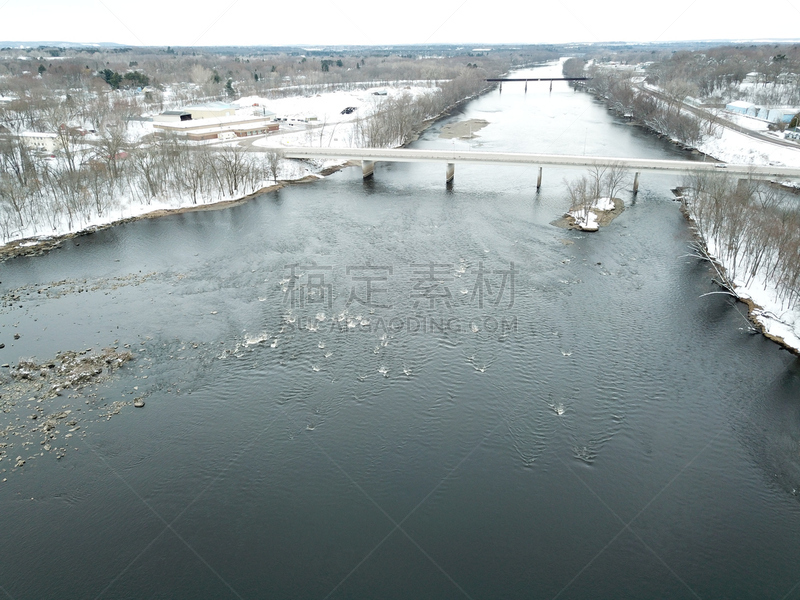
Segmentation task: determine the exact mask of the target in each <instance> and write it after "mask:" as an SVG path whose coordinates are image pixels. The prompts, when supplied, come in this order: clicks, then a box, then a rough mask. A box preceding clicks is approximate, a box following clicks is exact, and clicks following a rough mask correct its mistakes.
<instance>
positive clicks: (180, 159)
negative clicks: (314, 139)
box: [0, 137, 278, 242]
mask: <svg viewBox="0 0 800 600" xmlns="http://www.w3.org/2000/svg"><path fill="white" fill-rule="evenodd" d="M124 148H125V150H124V151H121V152H117V153H115V154H107V152H109V148H108V147H102V146H97V147H94V148H92V149H91V150H84V151H82V152H81V153H80V156H79V157H76V161H75V162H76V166H75V168H69V167H67V166H66V165H65V163H64V161H63V159H62V160H59V161H47V160H42V159H41V158H40V157H36V156H33V155H32V154H31V152H30V151H29V150H28V149H27V148H26V147H25V146H24V145H23V144H22V143H21V142H20V140H19V139H18V138H15V137H7V138H4V139H2V140H1V141H0V242H5V241H7V240H9V239H12V238H16V237H20V235H33V234H37V233H38V234H47V233H52V231H53V230H58V229H63V228H64V227H66V228H68V229H70V230H73V229H76V228H79V227H82V226H85V225H86V224H88V223H90V222H91V221H92V220H93V219H95V218H96V217H105V216H107V215H109V214H110V212H111V211H113V210H115V209H117V208H119V207H120V206H123V205H125V204H129V203H132V202H133V203H139V204H143V205H150V204H151V203H152V202H153V201H164V202H169V201H173V202H174V201H175V200H185V202H184V203H189V202H191V203H192V204H197V203H203V202H210V201H215V200H219V199H221V198H225V197H228V198H234V197H239V196H243V195H246V194H248V193H252V192H254V191H256V190H258V189H259V188H260V187H261V186H262V185H263V184H264V182H265V181H267V180H268V179H270V178H271V179H277V174H278V171H277V170H278V162H277V161H276V160H271V158H270V156H269V155H267V157H266V158H265V157H264V155H263V154H256V153H247V152H245V151H244V150H243V149H241V148H238V147H225V148H218V149H213V150H212V149H211V148H208V147H206V146H189V145H188V144H187V142H185V141H182V140H179V139H177V138H174V137H166V138H163V139H159V140H157V141H155V142H153V143H150V144H147V145H139V146H138V147H130V146H127V145H126V146H124Z"/></svg>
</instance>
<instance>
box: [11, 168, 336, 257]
mask: <svg viewBox="0 0 800 600" xmlns="http://www.w3.org/2000/svg"><path fill="white" fill-rule="evenodd" d="M345 164H346V163H345V162H343V161H333V160H329V161H317V162H315V163H311V162H299V161H288V160H284V161H281V165H280V169H279V171H278V180H277V182H276V181H271V180H264V181H260V182H258V183H256V184H255V185H254V186H252V188H250V189H247V190H245V191H243V192H242V193H240V194H233V195H225V194H220V195H218V196H214V197H213V198H200V199H198V201H197V202H193V201H192V199H191V197H189V196H187V195H183V196H181V195H178V196H172V197H170V198H162V199H153V200H152V201H151V202H150V203H148V204H142V203H141V202H138V201H136V200H133V199H131V198H130V197H125V198H123V199H122V200H121V201H120V202H119V204H118V205H117V206H116V207H115V208H114V209H112V210H108V211H106V212H105V213H104V214H103V215H101V216H98V215H95V216H94V217H92V218H90V219H87V220H82V221H78V222H74V223H73V225H72V226H70V225H69V223H67V222H66V219H62V220H60V221H59V222H58V223H56V225H55V226H54V227H52V230H49V229H48V231H47V232H46V233H38V232H36V231H34V233H32V234H30V235H25V234H24V233H20V234H19V235H17V236H15V237H14V238H13V239H10V240H8V241H6V242H5V243H4V244H2V245H0V261H3V260H6V259H8V258H13V257H14V256H21V255H30V256H33V255H38V254H41V253H43V252H46V251H48V250H51V249H53V248H56V247H58V246H59V245H60V243H61V241H63V240H65V239H69V238H72V237H77V236H81V235H86V234H89V233H94V232H96V231H99V230H102V229H106V228H108V227H113V226H115V225H118V224H121V223H127V222H130V221H134V220H138V219H148V218H155V217H161V216H165V215H169V214H176V213H181V212H192V211H199V210H218V209H222V208H228V207H230V206H235V205H237V204H240V203H242V202H246V201H248V200H250V199H252V198H254V197H255V196H257V195H259V194H262V193H267V192H270V191H273V190H276V189H279V188H281V187H283V186H285V185H291V184H295V183H306V182H310V181H315V180H317V179H322V178H324V177H325V176H326V175H329V174H331V173H334V172H336V171H338V170H339V169H340V168H341V167H342V166H343V165H345Z"/></svg>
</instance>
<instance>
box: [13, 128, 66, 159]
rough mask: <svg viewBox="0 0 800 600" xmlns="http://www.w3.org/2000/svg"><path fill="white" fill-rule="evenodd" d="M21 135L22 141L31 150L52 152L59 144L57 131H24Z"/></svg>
mask: <svg viewBox="0 0 800 600" xmlns="http://www.w3.org/2000/svg"><path fill="white" fill-rule="evenodd" d="M19 136H20V138H21V139H22V143H23V144H24V145H25V146H26V147H28V148H30V149H31V150H41V151H42V152H47V153H48V154H52V153H53V152H55V151H56V148H58V146H59V139H58V135H57V134H55V133H41V132H38V131H23V132H22V133H20V134H19Z"/></svg>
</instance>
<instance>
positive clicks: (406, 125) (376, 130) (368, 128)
mask: <svg viewBox="0 0 800 600" xmlns="http://www.w3.org/2000/svg"><path fill="white" fill-rule="evenodd" d="M487 77H489V75H488V74H487V72H486V71H485V70H483V69H480V68H478V69H473V68H467V69H464V70H462V71H461V73H460V74H459V75H458V76H456V77H455V78H453V79H452V80H449V81H445V82H442V83H441V84H440V87H438V88H436V89H434V90H432V91H431V92H429V93H425V94H420V95H417V96H412V95H411V94H400V95H398V96H393V97H388V96H387V97H385V99H384V100H382V101H381V102H380V103H378V104H377V106H376V107H375V110H374V111H373V112H372V113H371V114H369V115H367V116H361V115H359V116H358V117H357V118H356V121H355V124H354V129H353V139H352V140H351V143H352V145H355V146H362V147H373V148H379V147H396V146H402V145H403V144H405V143H406V142H408V141H409V139H410V138H411V136H412V135H414V133H416V132H417V130H418V129H419V127H420V125H421V124H422V123H423V122H424V121H426V120H428V119H432V118H435V117H437V116H439V115H441V114H442V113H443V112H445V111H446V110H448V109H449V108H451V107H452V106H454V105H455V104H457V103H458V102H461V101H462V100H464V99H466V98H470V97H473V96H476V95H478V94H480V93H481V92H483V91H485V90H486V89H489V87H490V86H489V84H487V82H486V78H487Z"/></svg>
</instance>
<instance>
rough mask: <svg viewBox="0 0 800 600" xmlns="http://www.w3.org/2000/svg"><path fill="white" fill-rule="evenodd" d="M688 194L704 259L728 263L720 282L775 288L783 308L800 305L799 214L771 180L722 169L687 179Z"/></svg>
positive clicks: (731, 285) (691, 213) (729, 286)
mask: <svg viewBox="0 0 800 600" xmlns="http://www.w3.org/2000/svg"><path fill="white" fill-rule="evenodd" d="M685 186H686V187H687V188H688V189H689V190H691V192H690V193H688V194H686V195H685V196H684V198H686V200H685V205H686V208H687V210H688V211H689V215H690V216H691V218H692V220H693V223H694V227H695V228H696V231H697V233H698V234H699V236H700V238H701V239H702V240H703V244H702V245H700V246H699V247H698V250H699V251H700V252H701V253H702V255H703V256H704V257H705V258H709V255H713V256H714V257H716V258H717V259H718V260H719V261H720V262H721V263H722V265H724V267H725V271H726V272H724V273H723V272H720V280H721V281H720V282H721V283H723V284H724V285H725V286H727V287H728V289H729V291H731V292H732V293H734V289H735V287H734V283H733V282H734V281H738V282H742V283H744V285H746V286H751V285H753V284H755V283H759V284H760V285H762V286H763V288H764V289H765V290H766V289H769V288H771V289H773V290H775V294H776V298H777V299H778V301H779V302H780V303H782V305H783V307H784V308H793V307H796V306H798V305H799V303H800V212H798V210H797V208H796V207H795V206H793V205H791V204H790V203H788V202H787V198H786V195H785V193H784V192H782V191H781V190H779V189H777V188H776V187H775V186H773V185H771V184H770V183H768V182H764V181H759V180H754V179H738V180H737V179H736V178H733V177H730V176H728V175H727V174H723V173H711V174H701V175H694V176H691V177H688V178H687V180H686V182H685Z"/></svg>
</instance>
